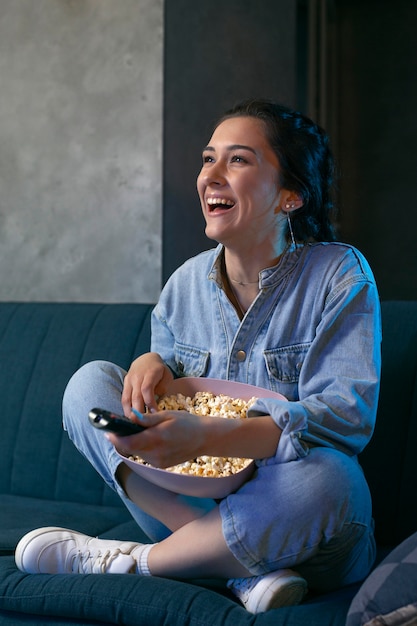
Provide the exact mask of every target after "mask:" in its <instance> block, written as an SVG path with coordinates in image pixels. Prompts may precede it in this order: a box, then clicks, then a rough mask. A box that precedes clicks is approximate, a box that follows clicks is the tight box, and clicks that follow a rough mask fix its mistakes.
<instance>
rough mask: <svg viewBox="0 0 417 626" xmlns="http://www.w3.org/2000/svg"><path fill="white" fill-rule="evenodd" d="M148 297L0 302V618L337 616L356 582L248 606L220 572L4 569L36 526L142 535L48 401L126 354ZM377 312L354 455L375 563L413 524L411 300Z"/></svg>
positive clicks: (326, 623) (415, 431) (185, 621)
mask: <svg viewBox="0 0 417 626" xmlns="http://www.w3.org/2000/svg"><path fill="white" fill-rule="evenodd" d="M151 310H152V305H151V304H95V303H39V302H38V303H37V302H34V303H13V302H3V303H0V363H1V376H0V420H1V437H0V494H1V495H0V497H1V507H0V625H3V624H8V625H16V626H17V625H20V624H30V625H34V624H42V625H47V624H53V625H57V626H58V625H59V626H64V625H65V626H67V625H68V626H69V625H70V624H71V625H73V624H78V625H87V624H102V625H108V624H122V625H126V626H177V625H181V626H184V625H188V626H220V625H221V626H240V625H241V626H272V625H274V626H301V625H305V624H309V626H316V625H317V626H339V625H340V626H342V625H344V624H345V623H346V619H347V615H348V612H349V611H350V607H351V606H352V601H353V600H355V602H356V605H355V606H356V607H357V606H358V598H359V599H360V594H361V593H362V591H361V590H362V589H363V588H364V585H365V586H366V581H365V583H364V585H359V584H358V585H352V586H349V587H346V588H343V589H340V590H337V591H333V592H331V593H327V594H321V595H308V596H307V597H306V599H305V601H304V602H303V603H302V604H301V605H299V606H294V607H285V608H281V609H275V610H272V611H269V612H267V613H262V614H258V615H251V614H250V613H248V612H247V611H246V610H245V609H244V608H242V606H241V605H240V604H239V603H238V602H237V601H236V600H235V599H234V598H233V597H232V596H231V595H230V594H229V593H228V591H227V590H226V589H225V586H224V584H223V583H222V581H213V580H210V579H201V580H200V579H199V580H191V581H190V580H188V581H179V580H169V579H164V578H156V577H154V578H152V577H140V576H132V575H111V576H110V575H109V576H102V575H97V574H85V575H77V576H74V575H66V574H60V575H46V574H38V575H30V574H24V573H22V572H20V571H19V570H17V568H16V566H15V563H14V556H13V554H14V548H15V546H16V544H17V542H18V540H19V539H20V538H21V537H22V535H24V534H25V533H26V532H28V531H29V530H31V529H33V528H36V527H39V526H50V525H52V526H55V525H57V526H65V527H69V528H74V529H77V530H79V531H82V532H85V533H88V534H91V535H94V536H100V537H107V538H115V539H121V540H137V541H149V540H148V539H147V537H146V536H145V535H144V533H143V532H142V530H141V529H140V528H138V527H137V526H136V525H135V523H134V522H133V520H132V518H131V517H130V514H129V512H128V511H127V510H126V509H125V507H124V506H123V505H122V503H121V502H120V501H119V499H118V497H117V496H116V495H115V494H114V493H113V492H111V490H110V489H109V488H108V487H107V486H106V485H105V484H104V483H103V481H102V480H101V478H100V477H99V476H98V475H97V474H96V472H95V470H93V469H92V468H91V467H90V465H89V463H88V462H87V461H86V460H85V459H84V458H83V457H82V456H81V454H80V453H79V452H78V451H77V450H76V449H75V447H74V446H73V444H72V443H71V442H70V441H69V440H68V437H67V435H66V433H65V432H64V431H63V429H62V426H61V401H62V395H63V391H64V388H65V386H66V384H67V381H68V380H69V378H70V377H71V375H72V374H73V372H74V371H75V370H77V369H78V367H80V366H81V365H82V364H83V363H86V362H88V361H90V360H94V359H107V360H112V361H116V362H117V363H119V364H121V365H123V366H125V367H127V366H128V365H129V363H130V362H131V361H132V360H133V358H134V357H136V356H137V355H139V354H140V353H142V352H145V351H147V350H148V348H149V335H150V314H151ZM382 319H383V347H382V349H383V370H382V380H381V393H380V403H379V410H378V419H377V426H376V430H375V433H374V436H373V438H372V441H371V443H370V445H369V446H368V447H367V449H366V450H365V452H364V453H363V454H362V455H361V458H360V462H361V464H362V466H363V468H364V471H365V474H366V476H367V478H368V481H369V484H370V488H371V491H372V495H373V503H374V518H375V524H376V537H377V543H378V561H377V563H376V565H375V568H376V569H377V567H378V566H379V563H380V562H381V561H384V559H387V558H389V555H390V554H391V553H392V550H393V549H394V548H396V547H398V546H399V545H400V544H402V542H404V541H406V540H410V537H412V536H413V534H414V533H415V532H416V530H417V497H416V494H417V455H416V454H415V445H416V444H415V442H416V441H417V381H416V377H417V302H413V301H387V302H383V303H382ZM414 545H415V544H414V543H413V546H414ZM413 549H414V548H413ZM416 576H417V575H416ZM414 580H417V578H414ZM416 595H417V594H416ZM415 600H416V601H417V598H415ZM350 612H351V611H350ZM353 623H354V622H352V621H351V624H353ZM355 623H358V624H359V623H362V622H360V618H359V617H358V620H357V622H355ZM384 623H385V622H384ZM399 623H400V622H399ZM413 623H414V622H413Z"/></svg>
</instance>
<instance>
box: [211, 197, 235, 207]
mask: <svg viewBox="0 0 417 626" xmlns="http://www.w3.org/2000/svg"><path fill="white" fill-rule="evenodd" d="M207 204H210V205H214V204H223V205H224V206H233V205H234V202H233V201H232V200H226V198H207Z"/></svg>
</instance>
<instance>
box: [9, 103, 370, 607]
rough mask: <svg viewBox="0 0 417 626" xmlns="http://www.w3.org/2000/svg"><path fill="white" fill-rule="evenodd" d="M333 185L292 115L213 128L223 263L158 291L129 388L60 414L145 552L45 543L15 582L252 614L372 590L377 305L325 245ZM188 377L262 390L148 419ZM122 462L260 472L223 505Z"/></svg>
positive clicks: (208, 210)
mask: <svg viewBox="0 0 417 626" xmlns="http://www.w3.org/2000/svg"><path fill="white" fill-rule="evenodd" d="M332 173H333V160H332V156H331V152H330V149H329V145H328V139H327V135H326V134H325V132H324V131H323V130H322V129H321V128H320V127H319V126H317V125H316V124H315V123H314V122H313V121H312V120H310V119H308V118H306V117H305V116H303V115H302V114H300V113H298V112H296V111H293V110H291V109H288V108H286V107H283V106H281V105H279V104H275V103H272V102H269V101H264V100H257V101H250V102H245V103H242V104H241V105H239V106H238V107H236V108H235V109H233V110H232V111H229V112H228V113H227V114H226V115H225V116H224V117H223V118H222V119H221V120H220V121H219V123H218V124H217V126H216V127H215V129H214V132H213V134H212V136H211V138H210V140H209V142H208V145H207V146H206V148H205V149H204V150H203V164H202V168H201V172H200V174H199V176H198V180H197V187H198V193H199V197H200V201H201V208H202V211H203V215H204V218H205V220H206V233H207V235H208V236H209V237H210V238H212V239H214V240H215V241H216V242H217V246H216V247H215V248H213V249H212V250H208V251H206V252H203V253H201V254H199V255H197V256H195V257H193V258H191V259H189V260H188V261H187V262H185V263H184V264H183V265H182V266H181V267H180V268H178V269H177V270H176V271H175V272H174V274H173V275H172V276H171V278H170V279H169V280H168V281H167V283H166V285H165V287H164V289H163V290H162V293H161V296H160V298H159V301H158V303H157V305H156V307H155V309H154V311H153V314H152V342H151V349H152V351H151V352H149V353H147V354H143V355H140V356H138V358H136V359H135V360H134V361H133V363H132V364H131V366H130V369H129V371H128V372H125V371H124V370H123V369H121V368H120V367H119V366H118V365H116V364H113V363H107V362H102V361H99V362H92V363H88V364H86V365H85V366H83V367H82V368H81V369H80V370H78V371H77V372H76V373H75V374H74V375H73V377H72V378H71V380H70V381H69V383H68V386H67V389H66V392H65V396H64V402H63V406H64V426H65V428H66V429H67V431H68V434H69V436H70V438H71V439H72V440H73V441H74V443H75V445H76V446H77V447H78V448H79V449H80V451H81V452H82V453H83V454H84V455H85V456H86V457H87V458H88V459H89V460H90V462H91V463H92V464H93V466H94V467H95V468H96V469H97V471H98V472H99V473H100V474H101V475H102V477H103V479H104V480H105V481H106V482H107V484H109V485H111V486H112V487H113V488H114V490H115V491H116V492H117V493H118V494H119V496H120V498H121V499H122V500H123V502H125V504H126V506H127V507H128V509H129V511H130V512H131V513H132V515H133V516H134V518H135V519H136V520H137V522H138V524H140V526H141V527H142V528H143V529H144V530H145V531H146V532H147V534H148V535H149V537H150V538H151V539H152V540H154V541H155V543H151V544H143V545H142V544H134V543H124V542H121V541H107V540H100V539H93V538H91V537H87V536H85V535H80V534H79V533H77V532H74V531H69V530H66V529H59V528H57V529H55V528H47V529H39V530H36V531H32V532H31V533H29V535H27V536H25V537H23V538H22V540H21V542H20V544H19V546H18V548H17V552H16V562H17V564H18V566H19V567H20V568H21V569H22V570H23V571H30V572H49V573H58V572H70V571H71V572H73V573H74V572H90V571H100V572H101V573H113V572H119V573H120V572H125V573H132V574H140V575H151V576H164V577H171V578H180V579H184V578H190V577H191V578H192V577H210V578H213V577H214V578H219V579H224V578H227V579H228V583H227V585H228V587H229V589H230V590H231V591H232V593H233V594H235V595H236V597H237V598H238V599H239V600H240V601H241V602H242V604H243V605H244V606H245V607H246V609H247V610H248V611H250V612H252V613H259V612H262V611H267V610H269V609H271V608H274V607H278V606H284V605H288V604H295V603H298V602H300V601H302V599H303V597H304V595H305V592H306V589H307V585H308V586H309V587H310V588H311V589H313V590H314V589H317V590H330V589H334V588H335V587H338V586H342V585H347V584H351V583H353V582H356V581H358V580H361V579H362V578H364V577H365V576H366V575H367V574H368V572H369V570H370V567H371V566H372V563H373V560H374V539H373V522H372V517H371V515H372V513H371V510H372V506H371V501H370V495H369V490H368V486H367V484H366V482H365V479H364V476H363V473H362V471H361V469H360V467H359V464H358V462H357V459H356V455H357V454H358V453H359V452H361V451H362V450H363V448H364V447H365V446H366V444H367V443H368V441H369V438H370V436H371V433H372V430H373V427H374V422H375V415H376V407H377V398H378V388H379V373H380V339H381V331H380V312H379V298H378V293H377V289H376V285H375V282H374V278H373V275H372V272H371V270H370V268H369V266H368V264H367V262H366V260H365V259H364V257H363V256H362V254H361V253H360V252H359V251H358V250H356V249H355V248H353V247H352V246H349V245H345V244H342V243H336V242H334V241H333V239H334V232H333V227H332V224H331V213H332V203H331V185H332ZM352 319H354V320H355V323H354V324H352ZM185 376H186V377H195V378H200V377H206V378H210V379H213V378H215V379H220V380H229V381H236V382H241V383H246V384H250V385H255V386H257V387H259V388H260V389H261V391H260V393H259V394H258V393H257V394H256V397H257V400H256V402H255V404H254V405H253V406H251V409H250V411H249V413H248V416H247V417H246V418H245V419H234V420H224V419H223V420H222V419H217V418H216V416H215V417H213V416H207V415H193V414H191V413H189V412H188V411H179V410H164V411H161V410H158V405H157V399H158V397H159V396H160V395H162V394H164V392H165V391H166V390H167V389H168V388H169V386H170V385H171V384H172V381H173V379H174V378H182V377H185ZM262 389H264V390H265V391H264V392H262ZM272 392H274V393H272ZM276 393H278V394H280V396H279V397H277V395H276ZM282 396H284V398H283V397H282ZM103 403H105V404H106V406H105V407H104V408H107V409H108V410H110V411H112V412H114V413H120V412H122V411H123V412H124V413H125V414H126V415H128V416H131V417H133V415H134V414H135V413H136V412H137V411H139V412H140V413H142V414H143V415H142V419H141V425H142V426H143V427H144V429H143V431H142V432H141V433H139V434H135V435H132V436H128V437H120V436H116V435H114V434H109V435H108V437H104V436H103V434H102V433H101V432H99V431H96V430H94V429H92V428H91V427H90V426H89V424H88V420H87V419H86V416H87V415H88V412H89V411H90V409H91V408H92V407H94V406H100V405H101V406H102V405H103ZM118 452H120V453H121V454H123V455H124V456H125V457H128V456H129V455H133V456H135V455H138V456H140V457H141V459H143V460H144V461H145V462H146V463H149V464H151V465H153V466H155V467H159V468H162V469H164V468H167V467H170V466H173V465H178V464H180V463H183V462H185V461H188V460H190V459H194V458H196V457H200V456H203V455H204V456H206V455H207V456H216V457H217V456H218V457H239V458H251V459H255V464H256V471H255V472H254V473H253V474H251V476H250V478H249V479H248V480H247V482H246V483H245V484H244V485H243V486H241V487H239V488H238V489H237V490H236V491H235V492H234V493H231V494H228V495H226V496H225V497H222V498H220V499H216V500H213V499H208V498H196V497H191V496H190V497H188V496H180V495H177V494H175V493H174V492H172V491H169V490H167V489H165V488H163V487H161V486H155V485H153V484H151V483H150V482H149V481H148V480H146V478H144V477H143V476H139V475H138V474H137V473H135V472H133V471H132V469H131V468H130V467H129V466H128V465H127V464H126V463H125V462H123V458H122V457H121V456H120V454H118Z"/></svg>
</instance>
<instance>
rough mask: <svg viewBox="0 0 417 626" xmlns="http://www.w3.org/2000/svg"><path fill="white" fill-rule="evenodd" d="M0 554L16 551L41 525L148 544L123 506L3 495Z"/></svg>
mask: <svg viewBox="0 0 417 626" xmlns="http://www.w3.org/2000/svg"><path fill="white" fill-rule="evenodd" d="M0 500H1V507H0V553H2V554H5V553H10V552H11V551H14V549H15V547H16V545H17V543H18V541H19V540H20V539H21V537H23V535H25V534H26V533H27V532H29V531H30V530H33V529H34V528H39V527H41V526H65V527H68V528H73V529H74V530H78V531H80V532H84V533H86V534H88V535H93V536H97V535H101V536H103V537H106V538H107V539H110V538H113V539H123V540H125V539H126V540H127V539H129V540H131V541H142V542H143V541H145V542H146V541H148V540H147V538H146V536H145V535H144V533H143V532H142V531H141V530H140V529H139V528H138V526H137V524H135V522H134V521H133V519H132V517H131V515H130V513H129V511H128V510H127V509H125V508H123V507H116V506H104V505H95V504H90V505H89V504H78V503H74V502H65V501H61V502H58V501H55V500H40V499H38V498H28V497H26V496H14V495H9V494H0Z"/></svg>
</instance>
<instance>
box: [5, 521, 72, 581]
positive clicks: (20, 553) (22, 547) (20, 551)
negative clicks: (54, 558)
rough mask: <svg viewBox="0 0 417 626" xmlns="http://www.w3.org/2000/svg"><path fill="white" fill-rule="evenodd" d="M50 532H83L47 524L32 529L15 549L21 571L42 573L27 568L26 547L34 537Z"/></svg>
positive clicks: (16, 560)
mask: <svg viewBox="0 0 417 626" xmlns="http://www.w3.org/2000/svg"><path fill="white" fill-rule="evenodd" d="M50 532H70V533H71V534H76V535H81V534H82V533H77V532H76V531H73V530H69V529H68V528H61V527H60V526H45V527H43V528H35V530H32V531H30V532H29V533H27V534H26V535H25V536H24V537H22V539H21V540H20V541H19V543H18V544H17V546H16V550H15V562H16V565H17V567H18V569H19V570H20V571H21V572H28V573H30V574H38V573H40V572H39V571H33V570H32V569H31V570H30V571H29V570H28V569H26V568H25V565H24V558H25V551H26V548H27V547H28V546H29V545H30V543H31V542H32V541H33V540H34V539H36V538H37V537H40V536H41V535H46V534H47V533H50Z"/></svg>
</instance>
